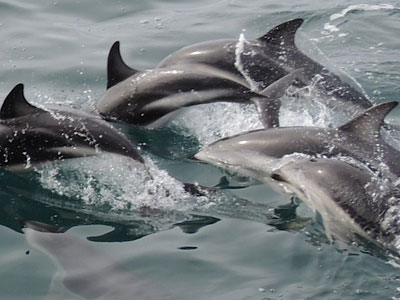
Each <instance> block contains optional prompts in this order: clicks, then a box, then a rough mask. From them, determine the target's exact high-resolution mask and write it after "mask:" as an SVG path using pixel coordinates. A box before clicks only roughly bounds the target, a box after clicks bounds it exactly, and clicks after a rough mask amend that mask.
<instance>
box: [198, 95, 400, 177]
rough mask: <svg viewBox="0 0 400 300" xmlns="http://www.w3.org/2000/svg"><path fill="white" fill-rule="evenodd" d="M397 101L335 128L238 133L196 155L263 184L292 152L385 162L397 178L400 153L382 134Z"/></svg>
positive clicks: (379, 165) (380, 165)
mask: <svg viewBox="0 0 400 300" xmlns="http://www.w3.org/2000/svg"><path fill="white" fill-rule="evenodd" d="M397 104H398V103H397V102H387V103H383V104H380V105H376V106H374V107H371V108H370V109H368V110H367V111H365V112H364V113H362V114H360V115H359V116H357V117H356V118H354V119H353V120H351V121H349V122H347V123H346V124H344V125H342V126H340V127H338V128H319V127H280V128H269V129H261V130H254V131H250V132H246V133H242V134H238V135H235V136H232V137H228V138H224V139H221V140H219V141H216V142H214V143H212V144H210V145H208V146H206V147H205V148H204V149H203V150H201V151H200V152H199V153H197V154H196V155H195V158H196V159H198V160H201V161H204V162H207V163H210V164H212V165H215V166H218V167H222V168H224V169H228V170H231V171H235V172H238V173H241V174H243V175H247V176H250V177H253V178H255V179H257V180H259V181H261V182H266V183H270V181H269V179H270V175H271V172H272V170H273V169H274V168H276V167H277V164H279V162H280V160H281V159H282V158H284V157H286V156H288V155H294V154H303V155H309V156H313V157H318V156H327V157H331V156H348V157H352V158H354V159H356V160H358V161H360V162H362V163H364V164H366V165H368V166H369V167H370V168H371V169H374V170H381V171H385V166H386V167H387V168H388V169H389V171H390V172H391V173H392V174H394V175H395V178H398V177H399V176H400V152H399V151H398V150H397V149H395V148H393V147H392V146H390V145H389V144H388V143H386V142H385V141H384V139H383V138H382V136H381V134H380V129H381V126H382V125H383V123H384V118H385V116H386V115H387V114H388V113H389V112H390V111H391V110H392V109H393V108H394V107H396V106H397Z"/></svg>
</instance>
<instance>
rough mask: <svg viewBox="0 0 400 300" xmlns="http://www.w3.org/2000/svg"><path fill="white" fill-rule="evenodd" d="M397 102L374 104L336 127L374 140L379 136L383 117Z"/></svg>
mask: <svg viewBox="0 0 400 300" xmlns="http://www.w3.org/2000/svg"><path fill="white" fill-rule="evenodd" d="M397 104H398V102H397V101H391V102H386V103H382V104H378V105H375V106H373V107H371V108H369V109H367V110H366V111H365V112H363V113H362V114H360V115H358V116H357V117H355V118H354V119H352V120H350V121H349V122H347V123H345V124H343V125H342V126H340V127H339V128H338V129H339V130H341V131H344V132H348V133H352V134H355V135H357V136H359V137H361V138H363V139H366V140H371V141H372V140H376V139H377V138H379V137H380V128H381V126H382V125H383V124H384V119H385V117H386V116H387V114H388V113H389V112H390V111H391V110H392V109H393V108H395V107H396V106H397Z"/></svg>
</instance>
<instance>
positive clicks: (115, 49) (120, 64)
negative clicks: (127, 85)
mask: <svg viewBox="0 0 400 300" xmlns="http://www.w3.org/2000/svg"><path fill="white" fill-rule="evenodd" d="M137 72H138V71H137V70H135V69H132V68H131V67H129V66H128V65H127V64H126V63H125V62H124V61H123V60H122V57H121V52H120V50H119V42H118V41H117V42H115V43H114V44H113V45H112V46H111V49H110V52H109V54H108V60H107V89H109V88H110V87H112V86H114V85H116V84H117V83H119V82H121V81H122V80H124V79H126V78H128V77H130V76H132V75H133V74H136V73H137Z"/></svg>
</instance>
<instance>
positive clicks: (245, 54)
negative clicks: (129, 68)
mask: <svg viewBox="0 0 400 300" xmlns="http://www.w3.org/2000/svg"><path fill="white" fill-rule="evenodd" d="M302 23H303V20H302V19H294V20H290V21H288V22H285V23H282V24H280V25H278V26H276V27H274V28H273V29H271V30H270V31H268V32H267V33H266V34H265V35H263V36H261V37H259V38H257V39H256V40H254V41H249V42H247V41H246V42H243V43H242V45H240V43H239V42H238V40H233V39H232V40H229V39H228V40H215V41H207V42H202V43H198V44H194V45H190V46H187V47H185V48H182V49H180V50H178V51H176V52H174V53H172V54H170V55H169V56H168V57H166V58H165V59H164V60H163V61H161V63H160V64H159V65H158V67H160V68H165V67H170V66H173V65H178V64H199V63H200V64H205V65H210V66H213V67H214V68H218V69H221V70H224V71H226V72H228V73H231V74H232V75H235V76H239V77H243V76H245V77H248V79H249V80H251V81H252V82H254V83H255V84H256V86H257V88H258V90H263V89H265V88H266V87H267V86H269V85H271V84H272V83H273V82H275V81H276V80H278V79H280V78H282V77H283V76H285V75H287V74H289V73H290V72H293V71H294V70H297V69H303V70H304V71H303V78H302V82H303V83H304V84H305V85H310V84H311V83H312V82H313V83H314V84H313V86H314V87H316V88H318V91H319V93H321V94H322V95H325V96H327V97H328V98H332V97H333V98H334V99H335V100H336V101H341V102H342V103H346V104H345V105H347V106H352V107H354V111H356V112H361V111H362V110H364V109H366V108H368V107H370V106H371V103H370V101H369V100H368V99H367V98H366V97H365V96H364V95H363V94H362V93H360V92H359V91H357V90H356V89H354V88H353V87H352V86H351V85H349V84H348V83H346V82H345V81H343V80H342V79H341V78H340V77H339V76H337V75H335V74H334V73H332V72H331V71H329V70H328V69H327V68H325V67H324V66H322V65H320V64H319V63H317V62H315V61H313V60H312V59H310V58H309V57H307V56H306V55H304V54H303V53H302V52H301V51H300V50H299V49H298V48H297V47H296V45H295V34H296V31H297V30H298V28H299V27H300V26H301V24H302ZM240 47H242V49H240ZM238 50H240V51H239V52H238ZM238 60H239V61H238ZM238 64H239V65H240V66H239V65H238Z"/></svg>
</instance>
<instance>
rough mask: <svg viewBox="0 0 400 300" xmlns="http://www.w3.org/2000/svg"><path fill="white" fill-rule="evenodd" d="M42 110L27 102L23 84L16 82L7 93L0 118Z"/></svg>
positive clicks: (15, 116) (19, 115)
mask: <svg viewBox="0 0 400 300" xmlns="http://www.w3.org/2000/svg"><path fill="white" fill-rule="evenodd" d="M38 112H44V110H43V109H40V108H38V107H36V106H33V105H32V104H29V103H28V101H27V100H26V99H25V96H24V85H23V84H22V83H20V84H17V85H16V86H15V87H14V88H13V89H12V90H11V92H10V93H9V94H8V95H7V97H6V99H5V100H4V102H3V106H2V107H1V110H0V119H3V120H4V119H12V118H18V117H21V116H25V115H29V114H33V113H38Z"/></svg>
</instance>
